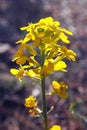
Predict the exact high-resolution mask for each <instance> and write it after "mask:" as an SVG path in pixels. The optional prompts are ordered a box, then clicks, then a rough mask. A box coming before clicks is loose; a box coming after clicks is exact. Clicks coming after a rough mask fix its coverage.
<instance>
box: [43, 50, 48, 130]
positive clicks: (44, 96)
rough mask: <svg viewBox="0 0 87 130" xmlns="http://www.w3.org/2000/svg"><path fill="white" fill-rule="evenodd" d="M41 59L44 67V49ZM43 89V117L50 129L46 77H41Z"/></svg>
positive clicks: (46, 126)
mask: <svg viewBox="0 0 87 130" xmlns="http://www.w3.org/2000/svg"><path fill="white" fill-rule="evenodd" d="M41 59H42V63H41V66H42V68H43V65H44V51H42V54H41ZM41 89H42V109H43V117H44V123H45V129H46V130H48V119H47V104H46V94H45V77H44V78H42V79H41Z"/></svg>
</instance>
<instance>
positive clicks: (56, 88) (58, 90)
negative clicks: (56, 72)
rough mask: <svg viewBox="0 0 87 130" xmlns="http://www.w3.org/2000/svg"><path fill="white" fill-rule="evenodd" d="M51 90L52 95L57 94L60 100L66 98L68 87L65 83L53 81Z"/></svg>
mask: <svg viewBox="0 0 87 130" xmlns="http://www.w3.org/2000/svg"><path fill="white" fill-rule="evenodd" d="M52 88H53V91H52V94H58V96H59V97H60V98H67V96H68V94H67V93H66V90H67V89H68V86H67V85H66V83H65V82H63V81H61V82H60V83H58V82H57V81H53V82H52Z"/></svg>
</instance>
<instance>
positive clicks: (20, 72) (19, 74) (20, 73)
mask: <svg viewBox="0 0 87 130" xmlns="http://www.w3.org/2000/svg"><path fill="white" fill-rule="evenodd" d="M10 73H11V74H13V75H15V76H16V77H17V78H18V79H19V80H20V81H21V77H22V76H23V74H24V69H23V68H19V70H18V69H14V68H12V69H10Z"/></svg>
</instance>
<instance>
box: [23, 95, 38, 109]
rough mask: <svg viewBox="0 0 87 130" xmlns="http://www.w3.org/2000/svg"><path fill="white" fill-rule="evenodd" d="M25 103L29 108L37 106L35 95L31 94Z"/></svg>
mask: <svg viewBox="0 0 87 130" xmlns="http://www.w3.org/2000/svg"><path fill="white" fill-rule="evenodd" d="M24 105H25V106H26V107H29V108H32V107H37V103H36V98H35V97H33V96H29V97H28V98H26V99H25V104H24Z"/></svg>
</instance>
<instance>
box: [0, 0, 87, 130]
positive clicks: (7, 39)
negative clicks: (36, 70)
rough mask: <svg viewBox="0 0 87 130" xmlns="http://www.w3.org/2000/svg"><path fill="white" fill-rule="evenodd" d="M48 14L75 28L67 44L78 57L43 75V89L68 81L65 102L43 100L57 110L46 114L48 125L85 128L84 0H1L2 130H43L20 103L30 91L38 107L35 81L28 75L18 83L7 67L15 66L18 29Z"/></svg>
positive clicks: (86, 24) (20, 34)
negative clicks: (60, 69)
mask: <svg viewBox="0 0 87 130" xmlns="http://www.w3.org/2000/svg"><path fill="white" fill-rule="evenodd" d="M47 16H52V17H53V18H54V19H55V20H59V21H60V22H61V26H62V27H64V28H67V29H69V30H71V31H72V32H73V34H74V36H73V37H70V40H71V44H70V45H69V48H71V49H73V50H74V51H75V52H76V53H77V61H76V62H71V61H70V62H68V72H67V73H55V74H54V75H52V76H50V77H48V78H47V81H46V86H47V91H49V90H50V84H51V81H52V80H53V79H55V80H64V81H65V82H67V84H68V85H69V91H68V93H69V97H68V98H67V99H66V100H63V99H59V98H58V97H57V96H54V97H48V98H47V108H48V110H49V109H50V107H51V106H52V105H54V108H55V109H54V111H52V112H51V113H50V114H49V115H48V120H49V122H50V126H51V125H53V124H60V125H61V126H62V130H87V0H0V130H30V129H31V130H41V129H42V130H44V126H43V122H42V121H41V120H40V119H38V118H35V117H31V116H30V115H29V114H28V110H27V109H26V108H25V107H24V99H25V98H26V97H27V96H29V95H31V94H32V95H34V96H36V97H37V98H38V104H39V105H40V107H41V98H40V96H39V95H40V88H39V87H40V86H39V84H38V82H37V81H35V80H31V79H27V78H26V79H23V82H22V83H19V81H18V80H17V79H16V78H15V77H13V76H12V75H11V74H10V73H9V69H10V68H11V67H14V66H15V63H12V62H11V59H12V57H13V55H14V53H15V51H16V50H17V47H18V46H16V45H15V42H16V41H17V40H19V39H20V38H22V37H23V36H24V34H23V32H21V31H20V29H19V28H20V27H21V26H25V25H27V23H29V22H37V21H38V20H39V19H40V18H42V17H47ZM32 82H33V84H32Z"/></svg>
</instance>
